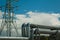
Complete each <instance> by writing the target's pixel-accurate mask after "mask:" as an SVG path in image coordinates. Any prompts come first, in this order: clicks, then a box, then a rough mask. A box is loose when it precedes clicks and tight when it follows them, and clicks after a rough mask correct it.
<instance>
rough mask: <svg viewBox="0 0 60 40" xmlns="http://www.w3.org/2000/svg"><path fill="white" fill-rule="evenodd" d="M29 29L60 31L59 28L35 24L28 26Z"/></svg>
mask: <svg viewBox="0 0 60 40" xmlns="http://www.w3.org/2000/svg"><path fill="white" fill-rule="evenodd" d="M30 28H43V29H51V30H60V27H55V26H46V25H36V24H30Z"/></svg>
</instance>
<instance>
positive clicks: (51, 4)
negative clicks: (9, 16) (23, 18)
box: [0, 0, 60, 14]
mask: <svg viewBox="0 0 60 40" xmlns="http://www.w3.org/2000/svg"><path fill="white" fill-rule="evenodd" d="M5 1H6V0H0V5H4V4H5ZM14 5H17V6H19V8H18V9H17V11H16V10H15V13H16V14H25V13H26V12H28V11H33V12H35V11H37V12H54V13H60V0H19V2H17V3H14Z"/></svg>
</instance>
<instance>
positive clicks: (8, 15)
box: [0, 0, 18, 37]
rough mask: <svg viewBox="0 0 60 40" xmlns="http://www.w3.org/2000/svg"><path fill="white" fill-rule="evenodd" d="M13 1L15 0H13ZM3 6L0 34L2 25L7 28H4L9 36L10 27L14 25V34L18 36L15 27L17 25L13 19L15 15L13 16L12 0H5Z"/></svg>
mask: <svg viewBox="0 0 60 40" xmlns="http://www.w3.org/2000/svg"><path fill="white" fill-rule="evenodd" d="M13 1H14V0H13ZM15 1H17V0H15ZM4 7H5V12H4V14H3V17H2V23H1V28H0V35H1V33H2V31H3V29H4V27H6V28H7V30H6V32H7V36H8V37H11V30H12V27H14V28H15V30H16V34H17V36H18V30H17V28H16V27H17V25H16V21H14V19H15V16H14V11H13V9H14V8H15V7H13V6H12V0H6V5H5V6H4ZM16 7H17V6H16Z"/></svg>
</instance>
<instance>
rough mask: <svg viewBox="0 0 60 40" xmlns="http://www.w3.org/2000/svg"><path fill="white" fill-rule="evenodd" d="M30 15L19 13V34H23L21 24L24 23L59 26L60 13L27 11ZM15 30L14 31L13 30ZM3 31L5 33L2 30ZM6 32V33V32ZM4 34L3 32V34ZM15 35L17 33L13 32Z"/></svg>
mask: <svg viewBox="0 0 60 40" xmlns="http://www.w3.org/2000/svg"><path fill="white" fill-rule="evenodd" d="M26 14H27V15H28V17H27V15H24V14H17V15H16V17H17V19H18V20H16V24H17V26H18V27H17V28H18V32H19V34H20V35H19V36H21V25H22V24H23V23H32V24H39V25H52V26H59V25H60V21H59V20H58V17H60V14H54V13H51V14H49V13H44V12H32V11H30V12H27V13H26ZM12 30H13V29H12ZM12 32H13V31H12ZM2 33H5V31H4V32H2ZM5 34H6V33H5ZM2 35H3V34H2ZM12 35H13V36H15V35H16V34H14V33H12Z"/></svg>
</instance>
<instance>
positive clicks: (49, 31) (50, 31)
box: [33, 30, 60, 34]
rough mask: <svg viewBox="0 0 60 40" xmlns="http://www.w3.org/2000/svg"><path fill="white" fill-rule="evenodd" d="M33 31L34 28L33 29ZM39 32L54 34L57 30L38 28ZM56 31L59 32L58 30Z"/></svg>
mask: <svg viewBox="0 0 60 40" xmlns="http://www.w3.org/2000/svg"><path fill="white" fill-rule="evenodd" d="M33 31H35V30H33ZM39 32H40V34H55V33H56V32H57V31H52V30H39ZM58 33H60V32H59V31H58Z"/></svg>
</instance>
